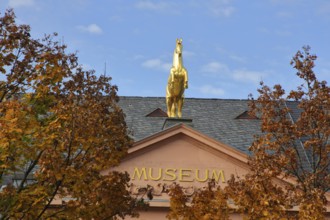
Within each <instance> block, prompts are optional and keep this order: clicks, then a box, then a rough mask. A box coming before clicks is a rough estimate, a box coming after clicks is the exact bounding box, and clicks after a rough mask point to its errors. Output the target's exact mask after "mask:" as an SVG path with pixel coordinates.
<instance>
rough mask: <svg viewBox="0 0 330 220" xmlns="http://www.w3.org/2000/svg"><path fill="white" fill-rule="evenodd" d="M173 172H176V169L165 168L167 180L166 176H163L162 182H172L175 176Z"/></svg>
mask: <svg viewBox="0 0 330 220" xmlns="http://www.w3.org/2000/svg"><path fill="white" fill-rule="evenodd" d="M175 172H176V169H172V168H167V169H166V170H165V175H166V176H167V177H169V178H166V176H165V177H164V179H163V180H164V181H174V180H176V174H175Z"/></svg>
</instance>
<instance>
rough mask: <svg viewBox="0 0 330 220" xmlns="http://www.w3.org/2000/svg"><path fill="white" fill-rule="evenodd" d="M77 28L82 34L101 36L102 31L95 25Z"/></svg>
mask: <svg viewBox="0 0 330 220" xmlns="http://www.w3.org/2000/svg"><path fill="white" fill-rule="evenodd" d="M77 28H78V29H79V30H81V31H83V32H88V33H91V34H102V32H103V31H102V29H101V28H100V27H99V26H98V25H97V24H90V25H87V26H83V25H79V26H77Z"/></svg>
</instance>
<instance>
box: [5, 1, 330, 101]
mask: <svg viewBox="0 0 330 220" xmlns="http://www.w3.org/2000/svg"><path fill="white" fill-rule="evenodd" d="M7 8H14V11H15V13H16V16H17V21H18V22H19V23H24V24H29V25H30V26H31V28H32V35H33V37H35V38H41V37H42V36H43V35H44V34H50V33H53V32H57V33H58V34H59V35H58V40H60V41H61V40H63V41H64V43H65V44H67V45H68V51H71V52H77V53H78V57H79V61H80V63H81V64H82V65H83V66H84V67H85V68H87V69H94V70H96V73H97V74H103V73H104V70H105V66H106V73H107V75H109V76H111V77H112V78H113V81H112V82H113V84H116V85H117V86H118V87H119V95H125V96H159V97H163V96H165V87H166V83H167V78H168V74H169V70H170V67H171V64H172V55H173V50H174V47H175V40H176V38H182V39H183V61H184V66H185V67H186V69H187V70H188V74H189V88H188V89H187V90H186V92H185V96H186V97H194V98H225V99H246V98H247V97H248V94H250V93H252V94H254V96H256V95H257V93H256V90H257V88H258V87H259V81H260V80H263V81H264V82H265V83H266V84H267V85H274V84H278V83H279V84H281V85H283V87H284V88H285V89H286V90H290V89H293V88H295V87H296V86H298V85H300V84H301V81H300V80H299V79H298V78H297V77H296V76H295V70H294V69H293V68H292V67H291V66H290V60H291V58H292V56H293V55H294V54H295V53H296V52H297V50H300V49H301V48H302V46H304V45H310V46H311V52H312V53H313V54H316V55H317V56H318V60H317V62H316V68H315V71H316V73H317V77H318V78H319V79H321V80H326V81H328V82H330V43H329V42H330V1H329V0H313V1H310V0H249V1H247V0H180V1H179V0H167V1H165V0H163V1H157V0H125V1H124V0H0V12H1V14H3V13H4V11H5V10H6V9H7ZM105 64H106V65H105Z"/></svg>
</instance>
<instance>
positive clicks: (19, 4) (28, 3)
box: [8, 0, 35, 8]
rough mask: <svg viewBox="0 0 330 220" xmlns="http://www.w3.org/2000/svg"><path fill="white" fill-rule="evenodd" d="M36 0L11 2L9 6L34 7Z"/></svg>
mask: <svg viewBox="0 0 330 220" xmlns="http://www.w3.org/2000/svg"><path fill="white" fill-rule="evenodd" d="M34 4H35V1H34V0H9V2H8V6H9V7H12V8H17V7H26V6H33V5H34Z"/></svg>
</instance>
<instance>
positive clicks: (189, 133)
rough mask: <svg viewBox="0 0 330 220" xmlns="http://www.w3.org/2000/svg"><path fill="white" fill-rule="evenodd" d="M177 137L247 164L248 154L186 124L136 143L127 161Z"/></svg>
mask: <svg viewBox="0 0 330 220" xmlns="http://www.w3.org/2000/svg"><path fill="white" fill-rule="evenodd" d="M176 135H183V136H186V137H189V138H191V140H194V141H195V142H198V143H199V144H200V145H201V146H204V147H205V149H208V150H213V151H218V152H221V153H223V154H225V155H227V156H228V157H232V158H233V159H236V160H238V161H240V162H242V164H246V163H247V159H248V157H247V155H246V154H244V153H242V152H240V151H238V150H236V149H235V148H234V147H232V146H229V145H226V144H224V143H221V142H219V141H217V140H215V139H213V138H210V137H208V136H206V135H204V134H202V133H200V132H199V131H197V130H195V129H193V128H192V127H190V126H186V125H185V124H177V125H175V126H173V127H170V128H168V129H166V130H163V131H161V132H158V133H156V134H153V135H151V136H148V137H146V138H144V139H142V140H139V141H137V142H135V143H134V144H133V146H132V147H131V148H130V149H129V150H128V156H127V158H126V159H125V160H127V159H129V158H131V157H132V156H134V154H136V153H138V152H139V151H148V150H150V149H148V148H152V147H155V145H156V144H157V143H159V142H161V141H165V140H167V139H169V138H171V137H174V136H176Z"/></svg>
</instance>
